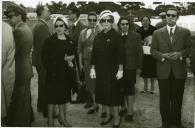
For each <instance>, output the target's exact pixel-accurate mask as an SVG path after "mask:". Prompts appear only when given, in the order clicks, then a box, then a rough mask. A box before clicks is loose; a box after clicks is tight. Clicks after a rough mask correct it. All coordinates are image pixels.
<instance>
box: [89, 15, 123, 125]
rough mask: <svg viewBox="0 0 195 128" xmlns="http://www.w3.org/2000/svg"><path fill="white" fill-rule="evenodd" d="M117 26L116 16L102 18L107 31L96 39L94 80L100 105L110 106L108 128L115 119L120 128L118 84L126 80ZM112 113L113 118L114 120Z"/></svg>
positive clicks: (106, 119) (92, 68)
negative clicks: (115, 26) (114, 25)
mask: <svg viewBox="0 0 195 128" xmlns="http://www.w3.org/2000/svg"><path fill="white" fill-rule="evenodd" d="M113 23H114V17H113V16H112V13H110V12H107V13H104V14H103V15H101V17H100V24H101V25H102V27H103V30H102V31H101V32H100V33H99V34H98V35H97V36H96V37H95V39H94V45H93V50H92V56H91V70H90V76H91V78H92V79H95V98H96V102H97V103H98V104H101V105H104V106H106V113H107V115H106V117H105V118H104V119H103V121H102V122H101V125H107V124H108V123H110V122H111V120H112V118H113V117H114V118H113V119H114V120H113V127H114V128H118V127H119V126H120V116H119V106H120V105H121V104H122V96H121V92H120V86H118V85H117V83H118V80H119V79H121V78H122V77H123V65H122V64H123V45H122V43H121V42H122V38H121V36H120V35H119V34H118V33H117V32H116V31H115V30H114V29H113V28H112V25H113ZM111 110H113V116H110V115H111Z"/></svg>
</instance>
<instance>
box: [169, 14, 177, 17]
mask: <svg viewBox="0 0 195 128" xmlns="http://www.w3.org/2000/svg"><path fill="white" fill-rule="evenodd" d="M170 16H171V17H176V15H174V14H167V17H170Z"/></svg>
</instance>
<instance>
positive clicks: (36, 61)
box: [32, 6, 51, 117]
mask: <svg viewBox="0 0 195 128" xmlns="http://www.w3.org/2000/svg"><path fill="white" fill-rule="evenodd" d="M36 13H37V16H38V21H37V23H36V24H35V26H34V29H33V36H34V37H33V39H34V40H33V53H32V56H33V57H32V62H33V65H34V66H35V67H36V70H37V73H38V102H37V110H38V112H43V116H44V117H47V104H46V99H45V69H44V68H43V65H42V59H41V55H42V47H43V44H44V41H45V39H46V38H48V37H49V36H50V35H51V33H50V31H49V27H48V24H47V21H48V20H49V19H50V12H49V9H48V8H47V7H44V6H38V7H37V10H36Z"/></svg>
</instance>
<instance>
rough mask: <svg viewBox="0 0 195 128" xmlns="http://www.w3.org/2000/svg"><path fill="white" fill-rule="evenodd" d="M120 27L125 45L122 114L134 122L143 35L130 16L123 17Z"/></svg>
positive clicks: (121, 81) (127, 119) (119, 23)
mask: <svg viewBox="0 0 195 128" xmlns="http://www.w3.org/2000/svg"><path fill="white" fill-rule="evenodd" d="M118 27H119V32H120V33H121V35H122V38H123V42H122V43H123V45H124V47H125V54H124V57H125V61H124V62H125V63H124V67H123V68H124V76H123V78H122V79H121V80H120V84H121V86H123V95H124V105H123V106H122V109H121V111H120V115H124V114H125V120H126V121H128V122H132V121H133V114H134V111H133V110H134V108H133V104H134V98H135V83H136V73H137V74H140V72H141V66H142V56H143V51H142V44H141V37H140V35H139V34H138V33H137V32H135V30H134V29H132V28H133V27H134V26H133V24H132V23H130V21H129V18H128V17H121V18H120V19H119V22H118Z"/></svg>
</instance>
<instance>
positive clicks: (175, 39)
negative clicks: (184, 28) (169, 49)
mask: <svg viewBox="0 0 195 128" xmlns="http://www.w3.org/2000/svg"><path fill="white" fill-rule="evenodd" d="M180 33H181V32H180V28H179V27H178V26H176V28H175V32H174V34H173V39H172V44H173V45H174V44H175V43H176V42H177V40H178V38H179V36H180Z"/></svg>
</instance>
